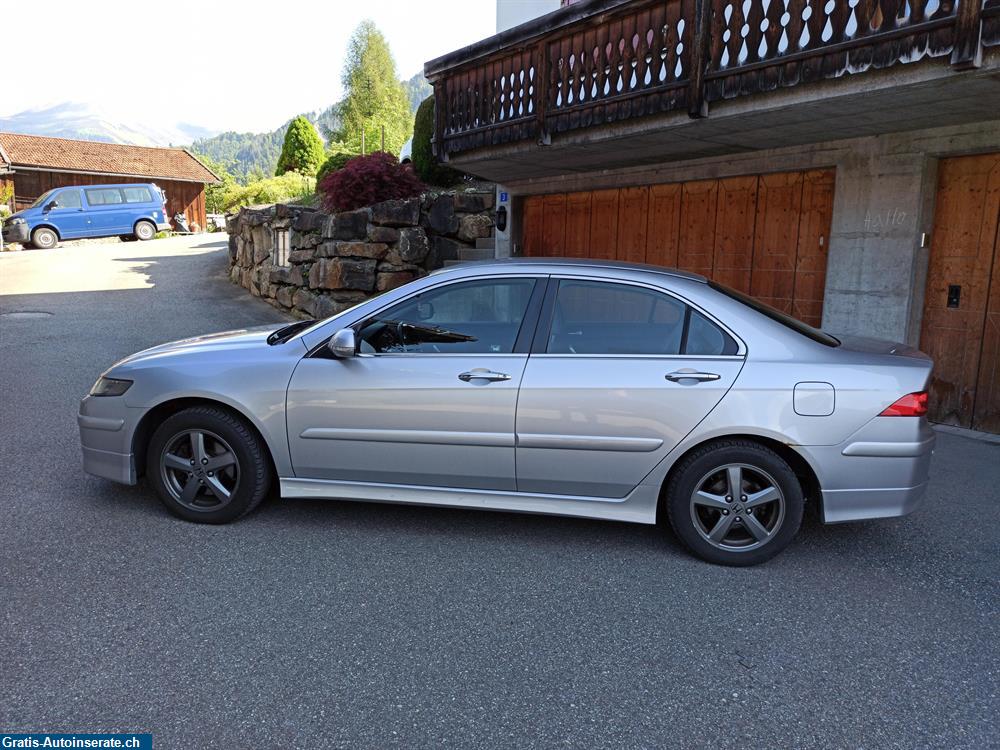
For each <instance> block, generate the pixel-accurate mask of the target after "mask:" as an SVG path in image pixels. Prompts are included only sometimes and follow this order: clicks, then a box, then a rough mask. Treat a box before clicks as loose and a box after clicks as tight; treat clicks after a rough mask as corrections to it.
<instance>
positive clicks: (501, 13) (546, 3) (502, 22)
mask: <svg viewBox="0 0 1000 750" xmlns="http://www.w3.org/2000/svg"><path fill="white" fill-rule="evenodd" d="M560 5H561V3H560V2H559V0H497V33H498V34H499V33H500V32H501V31H506V30H507V29H509V28H511V27H512V26H517V25H518V24H521V23H524V22H525V21H530V20H531V19H532V18H538V16H543V15H545V14H546V13H551V12H552V11H554V10H559V7H560Z"/></svg>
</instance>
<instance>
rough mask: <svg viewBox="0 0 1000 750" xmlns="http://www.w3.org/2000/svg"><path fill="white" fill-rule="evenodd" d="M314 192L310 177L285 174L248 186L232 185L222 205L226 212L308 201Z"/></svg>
mask: <svg viewBox="0 0 1000 750" xmlns="http://www.w3.org/2000/svg"><path fill="white" fill-rule="evenodd" d="M315 190H316V180H314V179H313V178H312V177H304V176H303V175H300V174H299V173H297V172H286V173H285V174H283V175H281V176H280V177H268V178H265V179H263V180H256V181H254V182H251V183H250V184H248V185H233V187H232V189H231V190H230V191H229V192H227V193H226V196H225V201H224V203H225V208H226V210H227V211H233V210H236V209H238V208H241V207H243V206H255V205H258V204H263V203H290V202H296V201H308V200H309V199H310V198H311V197H312V194H313V192H314V191H315Z"/></svg>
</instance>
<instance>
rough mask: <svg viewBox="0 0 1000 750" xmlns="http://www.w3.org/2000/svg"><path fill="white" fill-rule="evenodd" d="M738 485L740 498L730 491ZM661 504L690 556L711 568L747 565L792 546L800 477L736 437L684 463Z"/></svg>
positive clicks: (769, 452) (700, 450)
mask: <svg viewBox="0 0 1000 750" xmlns="http://www.w3.org/2000/svg"><path fill="white" fill-rule="evenodd" d="M736 484H738V485H739V489H740V494H739V495H738V496H737V495H735V493H733V491H732V489H731V488H733V487H734V486H735V485H736ZM696 493H697V494H696ZM665 502H666V508H667V517H668V518H669V519H670V525H671V527H672V528H673V530H674V533H675V534H676V535H677V536H678V537H679V538H680V540H681V541H682V542H683V543H684V545H685V546H686V547H687V548H688V549H689V550H691V551H692V552H693V553H694V554H695V555H697V556H698V557H700V558H702V559H703V560H707V561H708V562H710V563H715V564H716V565H731V566H745V565H758V564H760V563H762V562H766V561H767V560H770V559H771V558H772V557H774V556H775V555H777V554H778V553H779V552H781V551H782V550H783V549H785V547H787V546H788V545H789V544H790V543H791V541H792V539H793V538H794V537H795V534H796V533H797V532H798V530H799V525H800V524H801V523H802V510H803V503H804V499H803V495H802V486H801V484H800V483H799V480H798V478H797V477H796V476H795V473H794V472H793V471H792V469H791V467H789V465H788V464H787V463H785V461H784V460H783V459H782V458H781V457H780V456H779V455H778V454H777V453H775V452H774V451H772V450H771V449H770V448H766V447H765V446H763V445H760V444H759V443H755V442H753V441H751V440H735V439H734V440H723V441H719V442H716V443H711V444H709V445H706V446H703V447H701V448H698V449H696V450H695V451H694V452H693V453H691V454H690V455H689V456H687V457H686V458H684V459H683V460H682V461H681V463H680V464H678V466H677V467H676V469H675V470H674V472H673V474H672V476H671V478H670V482H669V484H668V485H667V492H666V497H665Z"/></svg>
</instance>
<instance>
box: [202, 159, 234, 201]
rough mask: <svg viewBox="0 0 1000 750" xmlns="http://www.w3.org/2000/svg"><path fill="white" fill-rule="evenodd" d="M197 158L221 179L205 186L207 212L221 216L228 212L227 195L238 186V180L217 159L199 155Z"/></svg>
mask: <svg viewBox="0 0 1000 750" xmlns="http://www.w3.org/2000/svg"><path fill="white" fill-rule="evenodd" d="M195 156H197V157H198V159H199V160H200V161H201V163H202V164H204V165H205V166H206V167H208V168H209V169H211V170H212V171H213V172H215V174H216V176H217V177H218V178H219V182H216V183H212V184H210V185H205V210H206V211H208V213H210V214H221V213H223V212H224V211H225V210H226V194H227V193H229V192H230V191H231V190H232V189H233V188H234V187H235V186H236V178H235V177H233V175H232V173H231V172H230V171H229V170H228V169H227V168H226V165H225V164H223V163H222V162H220V161H218V160H217V159H213V158H212V157H211V156H206V155H205V154H199V153H196V154H195Z"/></svg>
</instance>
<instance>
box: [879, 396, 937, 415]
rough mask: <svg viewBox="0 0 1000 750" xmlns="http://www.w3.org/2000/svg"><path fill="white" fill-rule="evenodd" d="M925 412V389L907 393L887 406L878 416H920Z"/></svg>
mask: <svg viewBox="0 0 1000 750" xmlns="http://www.w3.org/2000/svg"><path fill="white" fill-rule="evenodd" d="M925 414H927V391H920V392H919V393H907V394H906V395H905V396H903V397H902V398H901V399H899V400H898V401H896V402H895V403H894V404H891V405H890V406H887V407H886V408H885V410H884V411H883V412H882V413H881V414H879V416H880V417H922V416H924V415H925Z"/></svg>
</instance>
